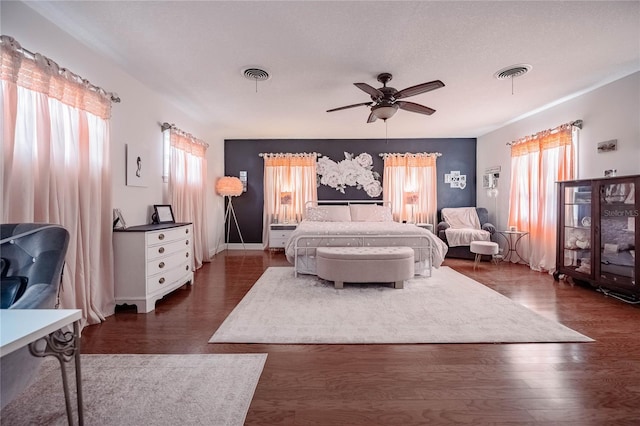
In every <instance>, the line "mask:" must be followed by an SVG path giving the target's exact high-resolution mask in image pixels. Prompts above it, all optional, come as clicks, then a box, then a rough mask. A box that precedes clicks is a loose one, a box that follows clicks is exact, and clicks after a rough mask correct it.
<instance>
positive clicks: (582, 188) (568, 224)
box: [561, 183, 593, 276]
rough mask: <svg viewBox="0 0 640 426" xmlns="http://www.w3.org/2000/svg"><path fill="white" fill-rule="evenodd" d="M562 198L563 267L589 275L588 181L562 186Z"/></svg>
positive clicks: (589, 223) (590, 235) (589, 210)
mask: <svg viewBox="0 0 640 426" xmlns="http://www.w3.org/2000/svg"><path fill="white" fill-rule="evenodd" d="M563 191H564V194H563V200H564V205H563V206H562V208H563V210H564V211H563V214H564V218H563V220H564V221H563V225H564V226H563V229H562V233H563V237H562V238H563V239H564V244H563V249H562V253H563V255H562V259H561V262H562V266H563V267H564V269H567V270H570V271H572V272H577V273H579V274H584V275H586V276H591V275H592V271H593V267H592V265H591V259H592V253H591V244H592V242H591V237H592V232H591V222H592V218H591V211H592V210H591V202H592V200H591V195H592V188H591V185H590V184H589V183H585V184H581V185H577V186H570V185H567V186H564V189H563Z"/></svg>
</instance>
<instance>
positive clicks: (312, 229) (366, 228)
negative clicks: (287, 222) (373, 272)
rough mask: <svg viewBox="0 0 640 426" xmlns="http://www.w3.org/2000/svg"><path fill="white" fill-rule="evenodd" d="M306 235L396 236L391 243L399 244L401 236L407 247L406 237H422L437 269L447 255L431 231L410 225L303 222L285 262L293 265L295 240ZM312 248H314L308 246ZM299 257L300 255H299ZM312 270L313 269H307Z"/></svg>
mask: <svg viewBox="0 0 640 426" xmlns="http://www.w3.org/2000/svg"><path fill="white" fill-rule="evenodd" d="M306 235H321V236H322V238H323V239H325V240H326V238H331V236H332V235H370V236H375V235H387V236H388V235H393V236H396V235H397V236H398V239H397V240H396V239H395V238H394V239H393V241H392V242H393V243H394V244H395V243H397V244H401V243H402V236H403V235H404V236H407V239H406V241H407V245H409V246H411V244H409V240H408V236H410V235H421V236H422V235H424V236H426V237H427V238H428V239H429V241H431V247H432V263H431V265H432V266H434V267H436V268H437V267H439V266H440V265H441V264H442V262H443V261H444V256H445V254H446V253H447V249H448V248H447V245H446V244H445V243H444V242H443V241H442V240H441V239H440V238H438V237H437V236H436V235H435V234H433V233H432V232H431V231H428V230H426V229H424V228H420V227H418V226H415V225H412V224H404V223H398V222H315V221H307V220H303V221H302V222H301V223H300V224H299V225H298V227H297V228H296V230H295V231H293V233H292V234H291V237H290V238H289V241H287V244H286V246H285V253H286V256H287V260H288V261H289V262H291V263H292V264H294V263H295V250H294V244H295V241H296V238H297V237H299V236H306ZM389 242H391V241H389V240H385V241H383V240H382V239H381V240H376V243H375V245H380V246H381V245H385V244H388V243H389ZM310 247H314V246H310ZM299 256H301V254H300V253H299ZM309 269H313V268H311V267H310V268H309Z"/></svg>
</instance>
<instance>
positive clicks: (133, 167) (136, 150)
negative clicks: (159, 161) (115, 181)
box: [126, 144, 149, 187]
mask: <svg viewBox="0 0 640 426" xmlns="http://www.w3.org/2000/svg"><path fill="white" fill-rule="evenodd" d="M148 174H149V152H148V150H147V149H145V148H140V147H137V146H135V145H131V144H127V176H126V177H127V186H142V187H146V186H148V185H147V175H148Z"/></svg>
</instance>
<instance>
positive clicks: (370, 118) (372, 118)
mask: <svg viewBox="0 0 640 426" xmlns="http://www.w3.org/2000/svg"><path fill="white" fill-rule="evenodd" d="M377 119H378V117H376V116H375V115H373V111H372V112H371V114H369V118H367V123H373V122H374V121H376V120H377Z"/></svg>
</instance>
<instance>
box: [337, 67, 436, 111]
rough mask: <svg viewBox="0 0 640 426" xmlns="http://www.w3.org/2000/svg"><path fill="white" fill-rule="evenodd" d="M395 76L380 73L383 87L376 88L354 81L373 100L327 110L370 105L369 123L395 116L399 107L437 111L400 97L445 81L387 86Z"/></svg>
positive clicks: (432, 87) (429, 89) (428, 89)
mask: <svg viewBox="0 0 640 426" xmlns="http://www.w3.org/2000/svg"><path fill="white" fill-rule="evenodd" d="M392 78H393V76H392V75H391V74H389V73H387V72H385V73H382V74H379V75H378V81H379V82H380V83H382V87H380V88H379V89H376V88H374V87H372V86H370V85H368V84H367V83H353V84H354V85H355V86H356V87H357V88H358V89H360V90H362V91H363V92H366V93H367V94H369V95H370V96H371V100H372V102H362V103H359V104H353V105H347V106H343V107H339V108H333V109H330V110H327V112H333V111H340V110H342V109H347V108H355V107H359V106H365V105H367V106H370V107H371V113H370V114H369V118H368V119H367V123H373V122H374V121H376V120H377V119H378V118H379V119H381V120H384V121H387V119H389V118H391V117H393V115H394V114H395V113H396V111H398V108H400V109H403V110H405V111H410V112H417V113H418V114H425V115H431V114H433V113H434V112H436V110H435V109H432V108H429V107H426V106H424V105H420V104H416V103H414V102H407V101H401V100H399V99H403V98H408V97H409V96H415V95H419V94H421V93H425V92H430V91H432V90H435V89H439V88H441V87H444V83H443V82H441V81H440V80H434V81H430V82H428V83H422V84H417V85H415V86H411V87H407V88H406V89H403V90H399V91H398V90H396V89H395V88H393V87H387V83H388V82H389V81H391V79H392Z"/></svg>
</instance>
